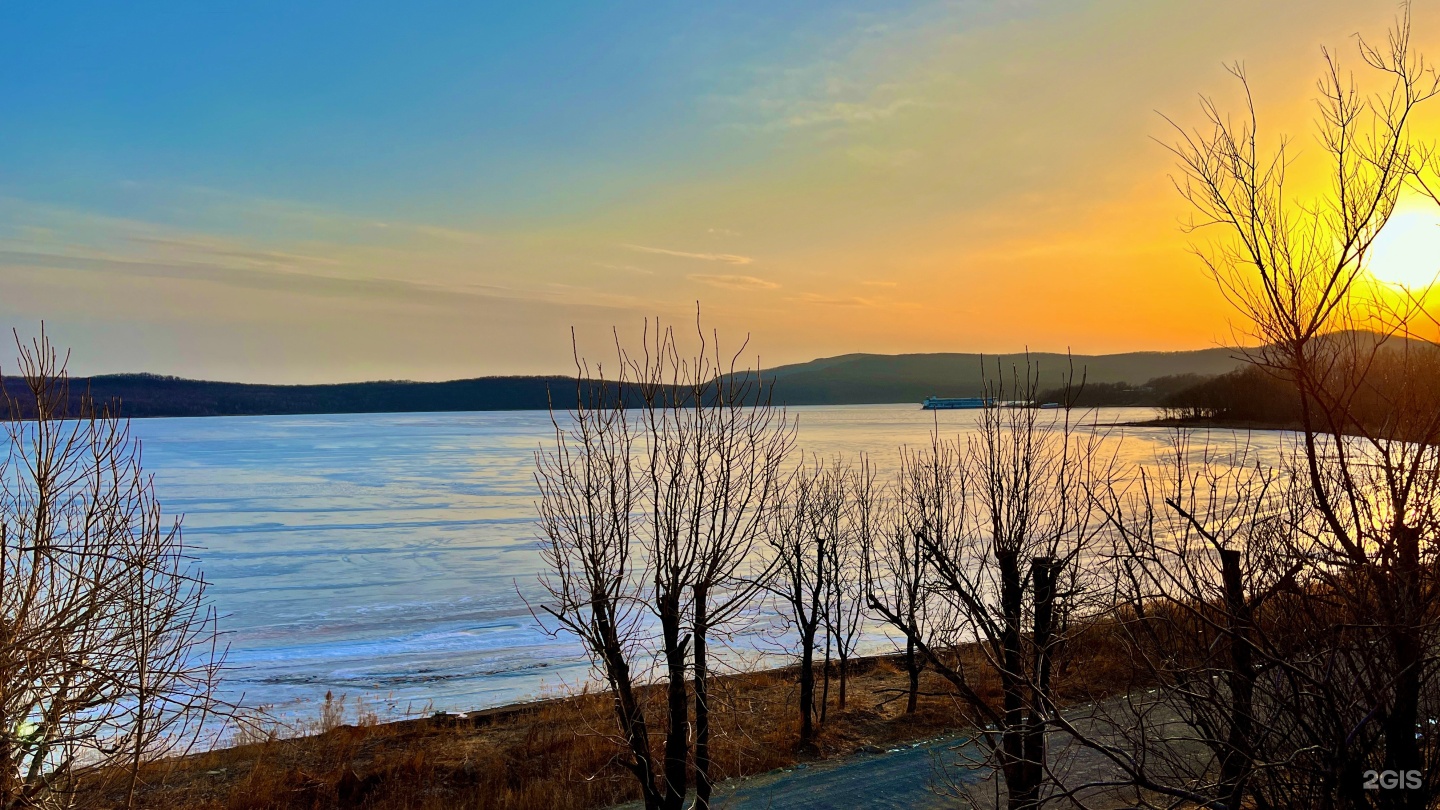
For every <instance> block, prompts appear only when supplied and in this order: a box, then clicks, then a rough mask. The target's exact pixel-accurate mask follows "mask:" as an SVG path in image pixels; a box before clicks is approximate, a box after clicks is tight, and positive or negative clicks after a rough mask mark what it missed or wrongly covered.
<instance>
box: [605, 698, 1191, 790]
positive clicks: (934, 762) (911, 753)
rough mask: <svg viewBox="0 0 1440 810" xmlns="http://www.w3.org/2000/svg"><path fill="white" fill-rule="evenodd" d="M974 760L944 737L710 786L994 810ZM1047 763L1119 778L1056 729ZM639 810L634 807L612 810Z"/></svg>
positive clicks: (1121, 715)
mask: <svg viewBox="0 0 1440 810" xmlns="http://www.w3.org/2000/svg"><path fill="white" fill-rule="evenodd" d="M1152 691H1153V690H1152ZM1159 708H1161V709H1162V710H1163V709H1164V707H1159ZM1127 711H1128V710H1127V704H1125V703H1123V702H1122V700H1121V699H1114V700H1111V701H1107V702H1106V703H1104V704H1095V705H1086V706H1079V707H1073V708H1071V709H1069V710H1067V711H1066V714H1067V716H1069V717H1070V719H1071V721H1072V722H1075V723H1076V724H1077V725H1078V726H1081V727H1087V726H1088V727H1089V732H1088V733H1098V734H1099V735H1100V736H1101V737H1106V736H1109V734H1110V733H1109V732H1106V731H1104V729H1106V728H1109V727H1113V724H1114V723H1116V722H1117V721H1119V722H1120V723H1121V724H1128V720H1129V719H1130V718H1131V717H1133V715H1129V714H1128V713H1127ZM1092 717H1093V718H1097V719H1096V720H1092V719H1091V718H1092ZM1157 720H1158V721H1159V722H1160V725H1159V726H1154V727H1155V728H1157V729H1161V730H1163V727H1164V724H1165V723H1174V722H1179V721H1178V718H1177V717H1176V716H1175V715H1174V713H1173V712H1172V711H1168V710H1166V711H1164V714H1163V715H1159V714H1152V715H1150V720H1149V722H1150V723H1151V724H1152V725H1153V724H1154V723H1155V722H1156V721H1157ZM1097 723H1098V724H1097ZM1117 742H1118V740H1117ZM1191 755H1192V756H1193V757H1194V758H1195V761H1196V762H1197V763H1204V762H1205V761H1206V760H1207V757H1208V756H1209V755H1208V753H1207V752H1206V751H1203V750H1199V749H1197V750H1195V751H1194V752H1192V753H1191ZM979 758H980V754H979V750H978V747H977V746H976V745H975V744H974V743H972V742H970V741H969V736H968V735H967V734H964V733H958V734H950V735H946V736H943V737H938V738H935V739H933V740H925V741H922V742H917V743H911V744H905V745H900V746H894V747H891V748H889V749H888V750H885V751H877V752H875V753H857V754H854V755H851V756H848V757H839V758H835V759H830V760H824V761H820V762H811V763H805V764H801V765H796V766H794V767H790V768H781V769H780V770H776V771H771V772H769V773H765V774H760V775H757V776H751V777H747V778H743V779H730V780H727V781H725V782H723V783H721V784H719V785H717V786H716V789H715V795H714V797H713V800H712V803H713V805H714V807H715V808H717V810H832V808H833V809H834V810H869V808H874V810H892V809H893V810H930V809H931V808H942V807H947V808H953V807H957V806H972V807H975V808H981V809H982V810H993V808H994V807H996V802H995V799H996V798H997V797H996V795H995V790H996V787H997V781H998V780H995V779H993V778H991V777H992V769H991V768H989V767H988V766H984V765H979V764H977V762H978V760H979ZM1048 759H1049V760H1050V767H1051V769H1052V770H1053V771H1054V772H1056V773H1063V774H1064V775H1065V779H1066V780H1067V781H1069V782H1070V783H1071V784H1076V785H1078V784H1087V783H1088V784H1092V785H1094V784H1096V783H1098V782H1101V781H1106V780H1109V779H1113V778H1115V777H1116V776H1118V773H1117V772H1116V771H1115V769H1114V766H1113V764H1111V763H1110V762H1109V761H1108V760H1106V759H1105V758H1104V757H1103V756H1101V755H1100V754H1097V753H1096V752H1094V751H1093V750H1090V749H1088V748H1086V747H1084V746H1082V745H1079V744H1077V743H1075V741H1074V740H1072V739H1070V738H1069V737H1068V735H1065V734H1063V733H1060V732H1058V731H1055V732H1052V736H1051V737H1050V745H1049V757H1048ZM941 766H944V767H943V768H942V767H941ZM942 771H943V773H942ZM959 792H963V793H964V795H965V797H966V799H967V800H968V801H969V804H962V803H961V802H960V800H959V799H957V798H956V794H957V793H959ZM1081 795H1082V796H1083V797H1084V798H1085V800H1086V802H1087V804H1089V805H1090V806H1092V807H1106V806H1129V805H1130V803H1132V802H1133V799H1130V800H1127V799H1126V798H1125V795H1124V792H1123V791H1121V792H1118V793H1117V792H1115V791H1112V790H1101V789H1095V790H1087V791H1085V792H1084V793H1082V794H1081ZM1002 806H1003V805H1002ZM640 807H641V805H640V803H638V802H635V803H631V804H626V805H620V806H618V807H616V808H612V810H639V808H640Z"/></svg>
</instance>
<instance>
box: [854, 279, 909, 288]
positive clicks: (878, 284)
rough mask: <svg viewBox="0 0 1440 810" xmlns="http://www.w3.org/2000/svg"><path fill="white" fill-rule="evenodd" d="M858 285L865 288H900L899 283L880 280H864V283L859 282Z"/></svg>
mask: <svg viewBox="0 0 1440 810" xmlns="http://www.w3.org/2000/svg"><path fill="white" fill-rule="evenodd" d="M860 283H861V284H864V285H865V286H866V287H898V286H900V283H899V282H898V281H883V280H881V279H868V280H865V281H861V282H860Z"/></svg>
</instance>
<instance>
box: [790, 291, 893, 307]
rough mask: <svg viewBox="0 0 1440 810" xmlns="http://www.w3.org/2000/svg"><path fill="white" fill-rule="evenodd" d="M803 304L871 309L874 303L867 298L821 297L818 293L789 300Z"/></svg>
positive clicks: (852, 296)
mask: <svg viewBox="0 0 1440 810" xmlns="http://www.w3.org/2000/svg"><path fill="white" fill-rule="evenodd" d="M790 300H791V301H799V302H800V303H803V304H824V305H826V306H832V307H873V306H875V302H874V301H872V300H870V299H869V298H861V297H860V296H858V295H850V296H843V295H842V296H834V295H821V294H819V293H805V294H804V295H799V296H796V297H794V298H791V299H790Z"/></svg>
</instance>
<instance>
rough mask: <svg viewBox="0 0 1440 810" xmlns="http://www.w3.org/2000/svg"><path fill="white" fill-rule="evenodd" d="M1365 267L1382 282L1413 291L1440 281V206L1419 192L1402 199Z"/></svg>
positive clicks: (1372, 246) (1376, 242)
mask: <svg viewBox="0 0 1440 810" xmlns="http://www.w3.org/2000/svg"><path fill="white" fill-rule="evenodd" d="M1366 268H1367V269H1368V270H1369V271H1370V274H1371V275H1372V276H1374V277H1375V278H1377V279H1379V280H1380V281H1383V282H1386V283H1388V284H1394V285H1396V286H1398V287H1405V288H1407V289H1410V290H1423V289H1425V288H1427V287H1430V286H1431V285H1433V284H1435V283H1436V282H1437V281H1440V278H1437V274H1440V206H1437V205H1436V204H1435V201H1434V200H1432V199H1430V198H1429V197H1422V196H1420V195H1418V194H1416V195H1411V196H1408V197H1405V198H1402V199H1401V200H1400V202H1399V204H1398V205H1396V206H1395V211H1394V213H1392V214H1391V215H1390V221H1389V222H1387V223H1385V227H1384V228H1383V229H1382V230H1381V231H1380V234H1379V235H1378V236H1376V237H1375V241H1374V243H1373V244H1372V245H1371V247H1370V258H1369V261H1368V262H1366Z"/></svg>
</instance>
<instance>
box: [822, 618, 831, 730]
mask: <svg viewBox="0 0 1440 810" xmlns="http://www.w3.org/2000/svg"><path fill="white" fill-rule="evenodd" d="M831 641H832V639H831V637H830V631H829V630H826V631H825V666H824V667H822V668H821V671H822V672H823V673H824V676H825V686H824V688H822V689H821V691H820V724H821V725H824V724H825V712H826V710H828V709H829V708H830V642H831Z"/></svg>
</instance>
